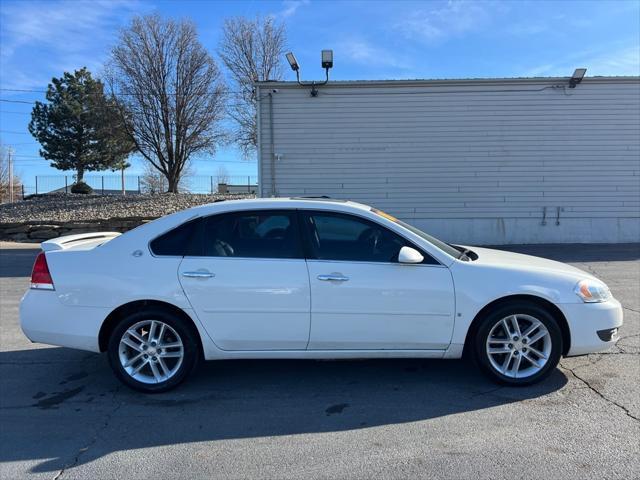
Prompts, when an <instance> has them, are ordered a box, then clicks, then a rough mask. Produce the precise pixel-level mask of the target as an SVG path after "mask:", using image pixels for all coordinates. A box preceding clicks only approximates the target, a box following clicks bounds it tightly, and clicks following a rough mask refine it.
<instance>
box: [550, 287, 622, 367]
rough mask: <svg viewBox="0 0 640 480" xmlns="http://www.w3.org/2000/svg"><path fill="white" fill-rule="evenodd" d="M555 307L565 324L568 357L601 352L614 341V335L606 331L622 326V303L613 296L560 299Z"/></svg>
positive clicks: (615, 336)
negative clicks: (592, 299)
mask: <svg viewBox="0 0 640 480" xmlns="http://www.w3.org/2000/svg"><path fill="white" fill-rule="evenodd" d="M558 307H560V310H562V313H563V314H564V316H565V318H566V319H567V323H568V324H569V331H570V334H571V347H570V349H569V352H568V353H567V356H568V357H571V356H574V355H585V354H588V353H597V352H601V351H603V350H607V349H609V348H610V347H611V346H613V345H615V343H616V341H617V339H618V338H617V335H611V334H609V335H607V334H606V332H607V331H608V332H611V331H612V330H613V329H617V328H620V327H621V326H622V305H620V302H618V301H617V300H616V299H615V298H612V299H611V300H608V301H606V302H602V303H564V304H559V305H558ZM598 332H600V333H598ZM601 337H602V338H601ZM607 338H608V340H607Z"/></svg>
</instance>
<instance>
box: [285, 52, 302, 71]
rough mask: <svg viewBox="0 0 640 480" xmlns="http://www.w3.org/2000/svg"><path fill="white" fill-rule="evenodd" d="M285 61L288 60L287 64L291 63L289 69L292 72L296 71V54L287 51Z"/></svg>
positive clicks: (297, 68)
mask: <svg viewBox="0 0 640 480" xmlns="http://www.w3.org/2000/svg"><path fill="white" fill-rule="evenodd" d="M287 62H289V65H291V70H293V71H294V72H297V71H298V70H299V69H300V67H299V66H298V61H297V60H296V56H295V55H294V54H293V52H289V53H287Z"/></svg>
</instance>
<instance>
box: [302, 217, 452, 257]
mask: <svg viewBox="0 0 640 480" xmlns="http://www.w3.org/2000/svg"><path fill="white" fill-rule="evenodd" d="M314 214H316V215H325V216H334V217H354V218H356V219H357V220H361V221H363V222H365V223H371V224H373V225H375V226H377V227H379V228H382V229H384V230H386V231H388V232H390V233H392V234H393V235H395V236H397V237H400V238H402V239H403V240H404V241H405V242H406V245H405V246H407V247H411V248H414V249H416V250H417V251H418V252H420V254H421V255H422V256H423V257H424V260H423V261H422V262H421V263H413V264H411V265H412V266H428V267H437V266H444V265H442V263H440V261H438V259H437V258H435V257H434V256H433V255H431V254H429V253H428V252H425V250H424V248H422V247H419V246H418V245H416V244H415V242H413V241H412V240H409V239H408V238H407V237H405V236H404V235H402V234H401V233H398V232H396V231H394V230H392V229H390V228H388V227H387V226H386V225H383V224H381V223H379V222H376V221H375V220H373V219H371V218H369V217H366V216H364V215H358V214H357V213H353V212H341V211H335V210H318V209H312V208H309V209H298V215H299V216H300V218H299V220H298V223H299V225H300V228H301V229H302V230H303V233H304V235H303V241H304V244H305V248H304V254H305V259H306V260H307V261H314V262H341V263H369V264H374V265H406V264H403V263H400V262H376V261H372V260H331V259H326V258H316V257H315V255H314V253H313V245H312V243H311V232H310V231H309V230H310V228H309V225H308V223H307V221H306V217H307V216H310V215H314ZM427 259H431V260H432V262H427V261H426V260H427Z"/></svg>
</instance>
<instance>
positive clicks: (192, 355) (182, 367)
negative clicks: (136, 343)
mask: <svg viewBox="0 0 640 480" xmlns="http://www.w3.org/2000/svg"><path fill="white" fill-rule="evenodd" d="M149 320H158V321H160V322H162V323H165V324H166V325H168V326H169V327H171V328H172V329H173V330H174V331H175V332H176V333H177V335H178V336H179V340H180V341H181V342H182V348H183V350H182V351H183V356H182V362H181V363H180V364H179V365H178V366H177V368H176V369H175V373H173V375H172V376H171V377H169V378H168V379H167V380H165V381H162V382H158V383H145V382H142V381H138V380H137V379H135V378H133V377H132V376H131V375H130V374H129V373H127V371H126V370H125V368H124V367H123V366H122V364H121V361H120V353H121V352H120V347H121V344H120V340H121V339H122V337H123V335H124V334H125V332H126V331H127V330H128V329H129V328H130V327H131V326H133V325H136V324H137V323H139V322H144V321H149ZM167 330H169V329H167ZM197 335H198V333H197V331H196V329H195V327H193V325H191V324H188V323H187V322H185V320H184V319H182V318H179V317H177V316H175V315H174V314H172V313H170V312H168V311H166V310H163V309H159V308H151V309H145V310H142V311H140V312H134V313H131V314H129V315H126V316H125V317H123V318H122V319H121V320H120V321H119V322H118V323H117V324H116V326H115V327H114V329H113V330H112V332H111V335H110V336H109V343H108V347H107V355H108V357H109V364H110V365H111V368H112V369H113V372H114V373H115V375H116V377H117V378H118V380H120V381H121V382H122V383H124V384H125V385H126V386H128V387H130V388H132V389H134V390H137V391H140V392H144V393H161V392H166V391H168V390H171V389H173V388H175V387H177V386H178V385H179V384H180V383H182V382H183V381H184V380H185V379H186V378H187V377H188V376H189V375H190V374H191V373H192V372H193V371H194V370H195V368H196V366H197V365H198V363H199V360H200V350H199V342H198V338H197Z"/></svg>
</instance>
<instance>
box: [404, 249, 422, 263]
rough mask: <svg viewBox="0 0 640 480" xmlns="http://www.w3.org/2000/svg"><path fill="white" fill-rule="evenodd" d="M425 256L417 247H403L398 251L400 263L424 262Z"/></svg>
mask: <svg viewBox="0 0 640 480" xmlns="http://www.w3.org/2000/svg"><path fill="white" fill-rule="evenodd" d="M423 260H424V257H423V256H422V254H421V253H420V252H419V251H417V250H416V249H415V248H411V247H402V248H401V249H400V253H398V262H400V263H422V261H423Z"/></svg>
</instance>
